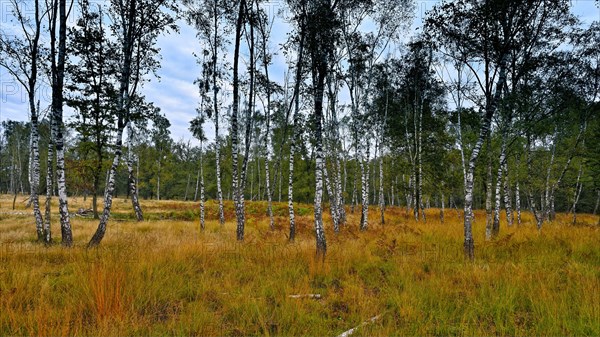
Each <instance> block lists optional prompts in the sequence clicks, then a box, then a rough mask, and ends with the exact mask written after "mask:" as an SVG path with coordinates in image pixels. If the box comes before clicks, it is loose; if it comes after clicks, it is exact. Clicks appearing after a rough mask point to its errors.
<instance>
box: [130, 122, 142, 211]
mask: <svg viewBox="0 0 600 337" xmlns="http://www.w3.org/2000/svg"><path fill="white" fill-rule="evenodd" d="M132 138H133V127H132V126H131V121H130V122H129V123H128V124H127V172H128V174H129V176H128V179H127V180H128V185H129V193H130V194H131V205H132V206H133V210H134V212H135V216H136V218H137V221H138V222H139V221H144V214H143V212H142V207H141V206H140V200H139V198H138V189H137V179H136V177H135V174H134V173H133V151H132V145H133V142H132Z"/></svg>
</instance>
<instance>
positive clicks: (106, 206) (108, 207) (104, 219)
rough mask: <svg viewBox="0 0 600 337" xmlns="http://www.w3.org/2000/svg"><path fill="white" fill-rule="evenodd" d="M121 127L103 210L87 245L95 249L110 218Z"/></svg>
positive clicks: (117, 166)
mask: <svg viewBox="0 0 600 337" xmlns="http://www.w3.org/2000/svg"><path fill="white" fill-rule="evenodd" d="M122 138H123V127H120V128H119V129H118V130H117V138H116V144H115V157H114V159H113V162H112V165H111V166H110V170H109V171H108V182H107V184H106V190H105V192H104V210H103V211H102V215H101V216H100V223H99V224H98V228H97V229H96V233H94V236H93V237H92V239H91V240H90V242H89V243H88V247H89V248H91V247H96V246H98V245H99V244H100V242H101V241H102V239H103V238H104V234H106V225H107V224H108V218H109V217H110V211H111V208H112V201H113V195H114V192H115V180H116V176H117V169H118V168H119V162H120V160H121V154H122V153H123V149H122V145H123V144H122V143H123V140H122Z"/></svg>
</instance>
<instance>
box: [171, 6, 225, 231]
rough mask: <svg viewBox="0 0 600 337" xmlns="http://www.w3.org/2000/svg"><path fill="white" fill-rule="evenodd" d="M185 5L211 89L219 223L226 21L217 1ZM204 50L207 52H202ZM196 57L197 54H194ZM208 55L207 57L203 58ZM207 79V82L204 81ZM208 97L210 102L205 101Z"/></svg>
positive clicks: (221, 204) (220, 214) (207, 83)
mask: <svg viewBox="0 0 600 337" xmlns="http://www.w3.org/2000/svg"><path fill="white" fill-rule="evenodd" d="M183 4H184V5H185V6H187V16H186V17H187V20H188V22H190V23H192V24H193V25H194V27H195V28H196V30H197V31H198V38H199V40H200V42H201V44H202V45H203V46H205V48H204V50H203V52H202V54H203V56H202V62H203V63H206V67H205V72H207V73H206V74H207V75H209V77H208V78H204V81H205V82H204V85H209V88H210V89H211V91H212V97H206V100H207V103H206V104H209V102H210V103H212V113H211V115H212V118H213V123H214V126H215V157H216V159H215V164H216V180H217V199H218V202H219V222H220V224H221V226H223V225H224V224H225V216H224V212H223V188H222V173H221V137H220V133H219V130H220V128H219V125H220V116H221V114H220V110H221V101H220V99H219V93H220V92H221V91H222V87H223V77H224V73H223V70H222V69H221V67H220V65H222V64H224V63H225V61H224V60H222V58H223V57H224V56H225V43H226V40H225V36H226V35H227V34H229V33H230V28H229V26H228V25H227V24H222V22H221V20H222V18H223V16H224V15H225V13H226V10H225V7H226V3H224V2H222V1H221V0H206V1H192V0H186V1H183ZM204 51H206V52H207V53H208V54H207V55H204V54H205V52H204ZM198 57H200V56H198ZM206 57H208V59H206ZM206 81H210V82H206ZM209 99H210V101H208V100H209Z"/></svg>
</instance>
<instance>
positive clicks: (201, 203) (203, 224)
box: [199, 140, 206, 230]
mask: <svg viewBox="0 0 600 337" xmlns="http://www.w3.org/2000/svg"><path fill="white" fill-rule="evenodd" d="M202 145H203V144H202V140H200V172H199V173H200V229H201V230H204V229H205V228H206V224H205V220H204V160H203V159H204V158H203V156H204V155H203V151H204V150H203V148H202Z"/></svg>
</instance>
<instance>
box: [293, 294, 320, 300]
mask: <svg viewBox="0 0 600 337" xmlns="http://www.w3.org/2000/svg"><path fill="white" fill-rule="evenodd" d="M288 297H289V298H314V299H316V300H320V299H321V298H322V297H323V296H321V294H297V295H288Z"/></svg>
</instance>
